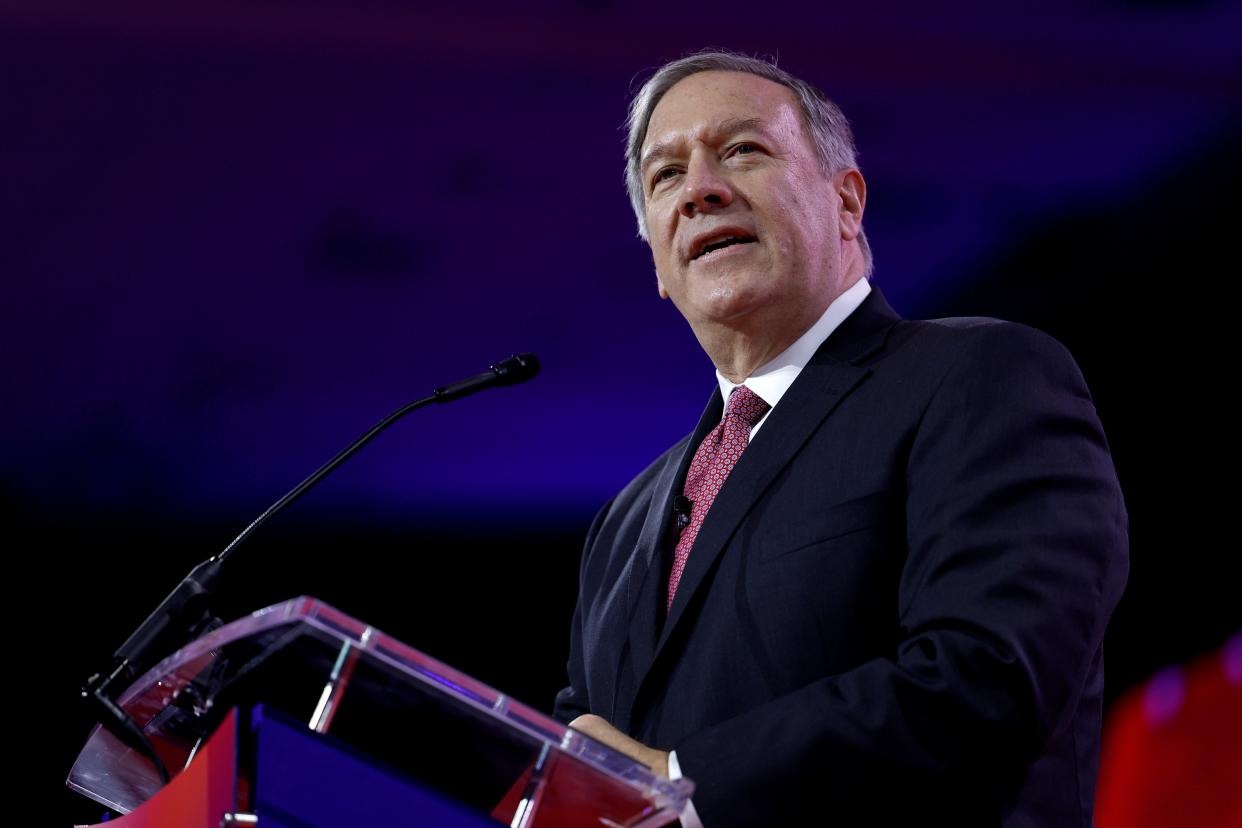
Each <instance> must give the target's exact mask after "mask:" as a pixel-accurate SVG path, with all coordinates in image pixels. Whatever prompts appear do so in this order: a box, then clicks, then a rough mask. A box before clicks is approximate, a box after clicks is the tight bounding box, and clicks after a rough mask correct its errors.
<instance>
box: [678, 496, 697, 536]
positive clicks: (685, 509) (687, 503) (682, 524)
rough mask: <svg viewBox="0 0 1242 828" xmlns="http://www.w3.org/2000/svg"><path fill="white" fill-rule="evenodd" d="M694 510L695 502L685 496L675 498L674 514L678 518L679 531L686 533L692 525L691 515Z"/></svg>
mask: <svg viewBox="0 0 1242 828" xmlns="http://www.w3.org/2000/svg"><path fill="white" fill-rule="evenodd" d="M693 509H694V501H693V500H691V499H690V498H688V497H686V496H685V495H677V497H675V498H673V514H674V515H675V516H676V518H677V531H678V532H684V531H685V529H686V527H687V526H689V525H690V513H691V511H693Z"/></svg>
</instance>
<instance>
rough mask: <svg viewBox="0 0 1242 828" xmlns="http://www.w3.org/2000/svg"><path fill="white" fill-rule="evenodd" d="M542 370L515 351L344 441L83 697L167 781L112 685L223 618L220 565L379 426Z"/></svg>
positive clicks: (157, 616)
mask: <svg viewBox="0 0 1242 828" xmlns="http://www.w3.org/2000/svg"><path fill="white" fill-rule="evenodd" d="M538 373H539V360H538V358H537V357H536V356H535V355H534V354H516V355H514V356H511V357H509V358H508V359H503V360H501V361H500V362H497V363H496V364H495V365H493V366H491V367H490V368H489V369H488V370H487V371H485V372H483V373H482V374H476V375H475V376H473V377H468V378H466V379H464V380H461V381H460V382H455V383H453V384H452V385H446V386H443V387H441V388H437V389H435V390H434V391H432V393H431V396H430V397H423V398H422V399H418V400H415V401H414V402H412V403H407V404H406V405H404V406H402V407H401V408H399V409H397V410H396V411H394V412H393V413H391V414H389V415H388V416H387V417H385V418H384V419H382V420H380V421H379V422H378V423H376V424H375V425H374V426H372V427H371V429H370V430H369V431H367V433H366V434H363V435H362V436H361V437H359V438H358V439H357V440H355V441H354V442H352V443H350V444H349V445H348V446H346V447H345V449H344V450H342V451H341V452H340V453H339V454H337V455H336V456H335V457H333V458H332V459H331V460H329V461H328V462H327V463H324V464H323V465H322V466H320V467H319V468H318V469H317V470H316V471H315V472H314V473H313V474H311V476H310V477H308V478H306V479H305V480H303V481H302V482H301V483H299V484H298V485H297V486H295V487H294V488H293V489H292V490H291V491H290V492H289V493H288V494H286V495H285V496H284V497H282V498H281V499H280V500H278V501H276V502H275V503H273V504H272V505H271V506H269V507H268V509H267V511H265V512H264V513H263V514H261V515H259V516H258V517H257V518H255V519H254V520H253V521H251V523H250V525H249V526H247V527H246V528H245V529H243V530H242V533H241V534H240V535H238V536H237V537H235V538H234V539H233V540H232V542H231V543H229V545H228V546H226V547H225V548H224V550H223V551H221V552H220V553H219V554H217V555H213V556H212V557H210V558H208V559H207V560H205V561H203V562H202V563H200V564H199V565H198V566H196V567H194V569H193V570H191V571H190V574H189V575H187V576H186V577H185V579H184V580H182V582H181V583H180V584H178V585H177V588H176V589H174V590H173V591H172V592H170V593H169V594H168V596H167V597H166V598H165V599H164V600H163V601H162V602H160V605H159V606H158V607H156V609H155V611H154V612H152V613H151V615H149V616H148V617H147V620H146V621H144V622H142V625H141V626H139V627H138V629H137V630H135V631H134V633H133V634H132V635H130V637H129V638H127V639H126V640H125V643H124V644H122V645H121V647H120V649H118V650H117V651H116V653H114V654H113V656H112V663H111V664H110V665H109V667H108V669H106V670H102V671H100V672H98V673H95V674H94V675H92V676H91V677H90V678H89V679H87V680H86V683H85V684H84V685H83V686H82V691H81V693H82V697H83V699H85V700H86V701H88V702H93V703H94V704H95V705H96V709H97V712H101V713H102V714H103V715H102V717H101V720H102V722H103V724H104V726H105V727H107V728H108V729H109V730H111V731H112V732H113V733H114V734H115V735H116V736H117V737H118V738H120V739H121V740H122V741H124V742H125V743H126V744H128V745H130V746H131V747H134V748H136V749H138V750H140V751H142V752H143V753H145V754H147V755H148V756H149V757H150V758H151V759H152V762H153V763H154V764H155V766H156V769H157V770H158V771H159V774H160V779H161V781H162V782H164V783H167V782H168V772H167V769H166V768H164V766H163V763H162V762H160V760H159V758H158V756H156V754H155V751H154V749H153V748H152V747H151V744H150V742H149V741H148V740H147V739H146V736H145V735H143V734H142V731H141V728H139V727H137V725H136V724H135V723H134V721H133V719H132V717H130V716H129V714H127V713H126V712H125V711H124V710H123V709H122V708H121V707H120V706H119V705H117V704H115V703H114V702H113V701H112V697H111V695H110V694H109V693H108V688H109V687H110V686H111V685H113V684H115V683H117V682H128V681H130V680H131V679H134V678H137V677H138V676H139V675H141V674H142V673H144V672H145V671H146V670H147V669H149V668H150V667H152V666H154V664H155V658H154V657H153V656H152V653H157V654H159V655H160V656H162V655H165V654H167V653H170V652H172V651H173V650H175V649H176V648H177V647H180V646H182V645H183V644H185V643H187V642H188V641H193V640H194V639H195V638H197V637H198V636H199V635H201V634H202V633H203V632H205V631H207V630H209V629H211V628H213V627H215V626H219V624H220V622H219V621H218V620H217V619H216V618H215V617H214V616H213V615H212V614H211V611H210V607H209V600H210V598H211V593H212V591H213V589H214V588H215V585H216V581H217V580H218V579H219V577H220V569H221V567H222V565H223V564H224V561H225V560H226V559H227V558H228V557H229V556H230V555H231V554H232V553H233V550H234V549H236V548H237V546H238V545H239V544H241V542H242V541H244V540H245V539H246V538H248V537H250V535H252V534H253V533H254V531H255V530H256V529H258V528H259V527H260V526H262V525H263V524H264V523H265V522H267V520H268V519H269V518H271V517H272V516H273V515H275V514H277V513H278V512H280V511H282V510H283V509H284V508H285V507H286V506H288V505H289V504H290V503H292V502H293V501H295V500H297V499H298V498H299V497H301V496H302V495H303V494H305V493H306V492H307V490H309V489H310V488H311V487H312V486H314V485H315V484H316V483H318V482H319V481H320V480H322V479H323V478H325V477H327V476H328V474H329V473H331V472H332V471H333V470H334V469H335V468H336V467H337V466H339V465H341V464H342V463H344V462H345V461H346V460H348V459H349V458H350V457H352V456H353V455H354V454H355V453H356V452H357V451H358V450H359V449H361V448H362V447H363V446H365V445H366V444H367V443H369V442H371V441H372V440H373V439H375V438H376V437H377V436H379V433H380V432H381V431H383V430H384V429H386V428H388V427H389V426H390V425H392V424H393V423H395V422H396V421H397V420H399V419H401V418H402V417H404V416H405V415H406V414H409V413H410V412H412V411H415V410H417V409H419V408H423V407H425V406H428V405H430V404H431V403H446V402H450V401H452V400H456V399H460V398H462V397H465V396H467V395H469V394H474V393H477V392H479V391H482V390H484V389H485V388H491V387H492V386H501V385H517V384H518V383H522V382H526V381H527V380H529V379H533V378H534V377H535V375H537V374H538Z"/></svg>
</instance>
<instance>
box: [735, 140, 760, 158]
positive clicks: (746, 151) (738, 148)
mask: <svg viewBox="0 0 1242 828" xmlns="http://www.w3.org/2000/svg"><path fill="white" fill-rule="evenodd" d="M756 152H759V146H758V145H757V144H752V143H750V142H749V141H743V142H742V143H740V144H734V145H733V154H734V155H753V154H754V153H756Z"/></svg>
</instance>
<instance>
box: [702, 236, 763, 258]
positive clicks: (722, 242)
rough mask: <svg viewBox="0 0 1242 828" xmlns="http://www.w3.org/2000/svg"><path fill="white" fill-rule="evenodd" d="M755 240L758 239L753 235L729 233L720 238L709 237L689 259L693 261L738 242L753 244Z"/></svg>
mask: <svg viewBox="0 0 1242 828" xmlns="http://www.w3.org/2000/svg"><path fill="white" fill-rule="evenodd" d="M757 241H758V239H756V238H755V237H754V236H746V235H741V234H736V235H735V234H730V235H727V236H721V237H720V238H716V239H710V240H709V241H708V242H707V244H704V245H703V246H702V247H700V248H699V249H698V250H697V251H696V252H695V254H694V255H693V256H691V257H690V260H691V261H694V260H695V259H698V258H701V257H702V256H705V255H707V254H708V253H711V252H714V251H716V250H723V249H724V248H726V247H733V246H734V245H738V244H754V243H755V242H757Z"/></svg>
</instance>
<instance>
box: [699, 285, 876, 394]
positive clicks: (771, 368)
mask: <svg viewBox="0 0 1242 828" xmlns="http://www.w3.org/2000/svg"><path fill="white" fill-rule="evenodd" d="M870 292H871V283H870V282H869V281H867V280H866V279H859V280H858V281H857V282H855V283H854V284H853V285H851V286H850V288H849V289H848V290H846V291H845V292H844V293H842V294H841V295H840V296H838V297H837V298H836V299H834V300H832V303H831V304H829V305H828V307H827V308H825V309H824V313H823V315H822V316H820V317H819V320H818V321H816V323H815V324H814V325H812V326H811V327H809V328H807V329H806V333H804V334H802V336H800V337H798V339H797V340H795V341H794V344H792V345H790V346H789V347H788V348H786V349H785V350H784V351H781V353H780V354H779V355H778V356H777V357H776V358H775V359H772V360H769V361H768V362H766V363H764V364H763V365H760V366H759V367H758V368H756V369H755V372H754V373H753V374H751V375H750V376H749V377H747V378H746V379H744V380H742V381H741V382H737V383H735V382H730V381H729V380H728V379H726V378H725V376H724V375H723V374H721V373H720V371H719V370H717V371H716V381H717V382H719V383H720V395H721V397H722V398H723V399H724V401H725V402H726V403H727V402H728V401H729V395H730V394H732V393H733V389H734V388H737V387H738V386H739V385H745V386H746V387H747V388H749V389H750V390H751V391H754V392H755V393H756V394H758V395H759V397H760V398H762V399H763V401H764V402H766V403H767V404H768V405H770V406H771V407H772V408H776V404H777V403H778V402H780V401H781V397H783V396H785V392H786V391H788V390H789V386H791V385H793V382H794V380H795V379H797V378H798V374H800V373H802V369H803V368H805V367H806V364H807V363H808V362H810V361H811V357H812V356H814V355H815V352H816V351H818V350H819V346H820V345H823V344H824V340H825V339H827V338H828V337H829V335H830V334H832V332H833V331H835V330H836V329H837V326H838V325H840V324H841V323H842V322H844V321H845V319H846V317H848V316H849V315H850V314H851V313H853V312H854V311H855V310H857V309H858V306H859V305H861V304H862V301H863V300H864V299H866V298H867V294H869V293H870Z"/></svg>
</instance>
